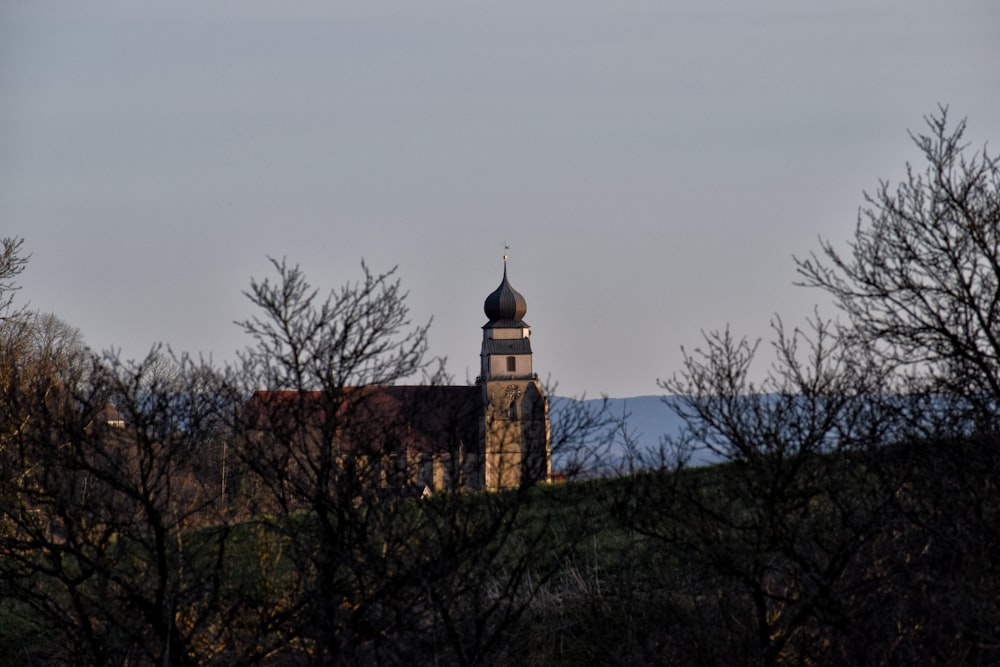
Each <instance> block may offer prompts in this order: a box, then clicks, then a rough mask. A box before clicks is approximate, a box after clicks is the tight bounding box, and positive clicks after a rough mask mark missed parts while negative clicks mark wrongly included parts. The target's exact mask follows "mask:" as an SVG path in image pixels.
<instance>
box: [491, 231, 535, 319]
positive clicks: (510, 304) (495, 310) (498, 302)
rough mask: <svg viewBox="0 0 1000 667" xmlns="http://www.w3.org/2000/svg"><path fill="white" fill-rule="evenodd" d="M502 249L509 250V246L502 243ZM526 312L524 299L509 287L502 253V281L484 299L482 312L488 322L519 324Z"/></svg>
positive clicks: (505, 257) (504, 258) (505, 261)
mask: <svg viewBox="0 0 1000 667" xmlns="http://www.w3.org/2000/svg"><path fill="white" fill-rule="evenodd" d="M503 248H504V251H507V250H510V246H509V245H507V244H506V243H504V246H503ZM527 310H528V305H527V304H526V303H525V301H524V297H523V296H521V294H520V293H519V292H518V291H517V290H516V289H514V288H513V287H511V284H510V282H509V281H508V280H507V254H506V252H504V256H503V279H502V280H501V281H500V286H499V287H497V288H496V289H495V290H494V291H493V293H492V294H490V295H489V296H488V297H486V302H485V303H484V304H483V311H484V312H485V313H486V317H488V318H489V319H490V322H497V321H510V322H520V321H521V319H522V318H523V317H524V314H525V313H526V312H527Z"/></svg>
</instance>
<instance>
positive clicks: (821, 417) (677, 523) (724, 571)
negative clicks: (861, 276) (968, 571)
mask: <svg viewBox="0 0 1000 667" xmlns="http://www.w3.org/2000/svg"><path fill="white" fill-rule="evenodd" d="M774 331H775V338H774V343H773V346H774V350H775V352H776V358H775V361H774V363H773V364H772V365H771V366H770V370H769V371H768V373H767V375H766V377H765V379H764V380H763V381H762V382H760V383H759V384H757V383H754V382H752V381H751V379H750V378H751V367H752V365H753V362H754V360H755V358H756V356H757V352H758V349H757V348H758V346H757V344H754V343H751V342H750V341H748V340H746V339H735V338H734V337H733V336H732V335H731V334H730V333H729V332H728V331H724V332H720V333H711V334H708V335H706V337H705V344H704V346H703V347H700V348H698V349H696V350H695V351H694V352H693V353H686V354H685V361H684V369H683V370H682V371H681V372H679V373H678V374H677V375H675V376H673V377H672V378H670V379H668V380H665V381H662V382H661V386H662V387H663V388H664V390H665V391H667V392H668V393H669V394H672V395H674V396H673V397H672V400H671V405H672V406H674V407H675V409H677V410H678V411H679V413H680V416H681V417H682V419H683V421H684V429H683V431H682V432H681V433H680V434H679V435H677V436H675V437H671V438H668V439H667V441H666V447H665V449H664V450H663V451H662V452H661V454H660V457H659V458H657V459H655V460H652V461H649V462H650V463H652V464H653V466H652V467H653V468H654V470H655V472H650V473H647V474H640V475H637V476H636V477H635V478H634V481H633V483H632V484H631V485H630V486H629V488H628V493H627V494H626V497H625V499H624V500H623V501H622V512H623V516H624V517H625V519H626V521H627V525H629V526H630V527H632V528H633V529H634V530H635V531H637V533H638V534H639V535H641V536H644V538H645V540H646V542H645V545H646V546H645V550H643V551H641V552H639V554H638V555H637V556H636V557H637V558H640V559H645V561H643V562H645V564H646V565H645V566H644V567H646V568H647V569H645V570H644V571H645V572H646V573H647V576H651V575H652V573H653V572H657V571H658V570H657V568H659V567H662V568H664V570H665V571H660V572H661V575H660V576H662V577H663V580H664V581H667V582H669V583H668V584H667V585H665V586H664V585H660V584H658V583H655V582H648V581H647V582H645V583H644V587H645V588H644V591H643V592H642V593H640V596H645V597H644V600H645V604H647V605H651V608H656V609H658V610H659V611H658V612H657V613H659V614H661V615H663V616H664V617H665V621H664V627H665V628H669V630H668V633H669V636H661V637H660V640H661V641H664V642H668V643H670V644H672V645H673V644H676V645H679V646H682V647H684V650H685V651H693V652H694V655H698V656H699V657H698V660H699V661H701V662H702V663H703V664H738V663H740V664H747V665H778V664H792V663H796V662H797V661H799V660H801V659H803V658H804V657H805V656H809V657H810V659H812V660H815V661H816V663H815V664H839V663H845V662H853V663H855V664H861V663H865V662H868V661H872V660H875V661H877V660H878V659H889V657H890V653H888V651H889V649H888V648H887V647H886V645H882V644H878V642H877V641H876V636H877V633H878V632H882V631H884V629H885V628H884V626H883V625H881V624H879V625H878V628H879V629H878V630H877V631H876V634H869V626H871V625H872V623H873V620H874V619H875V616H876V609H874V608H873V607H871V606H866V604H855V605H852V604H850V603H849V602H848V601H849V600H857V599H859V598H863V597H864V596H865V595H871V594H872V593H873V592H874V591H875V590H876V589H877V585H878V582H877V577H876V576H875V573H874V572H871V571H869V570H867V569H866V568H865V567H864V566H863V565H860V563H861V562H862V561H864V560H865V553H866V550H868V549H870V548H871V547H872V545H873V544H874V543H875V542H876V541H877V540H878V538H879V536H880V535H881V530H882V526H883V522H884V520H885V518H886V507H887V505H888V500H889V499H891V498H892V496H893V493H894V491H895V490H896V489H895V488H894V487H893V486H892V484H893V483H894V482H895V483H897V484H898V481H896V480H890V479H883V478H880V477H878V476H875V475H872V474H871V473H870V471H869V466H868V465H867V464H866V462H867V461H868V459H869V457H870V456H872V453H873V452H874V451H876V450H877V447H878V445H879V444H881V443H885V442H887V440H888V439H889V438H891V437H892V436H893V432H894V426H893V424H894V417H893V415H894V414H895V413H896V411H897V410H899V409H900V405H899V404H898V403H897V401H896V400H895V399H894V398H893V397H892V396H891V395H888V394H886V393H885V392H884V387H885V384H884V381H885V378H886V375H885V371H884V369H883V368H882V366H881V364H880V362H879V360H878V359H877V358H875V357H873V356H871V355H869V354H866V353H865V352H864V351H863V350H859V349H856V348H853V347H851V346H849V345H848V344H847V343H846V342H845V341H844V339H843V338H841V337H839V336H838V335H836V328H835V327H834V326H833V325H832V324H831V323H829V322H826V321H823V320H819V319H816V320H813V321H812V322H810V323H809V325H808V326H807V327H805V328H803V329H795V330H794V331H791V332H789V331H787V330H786V329H785V328H784V326H783V325H782V324H781V322H780V321H777V322H776V323H775V325H774ZM694 445H697V446H701V447H708V448H709V449H710V450H711V451H712V452H713V453H714V455H715V457H716V458H717V459H718V460H720V461H722V463H720V464H718V465H715V466H713V467H711V468H706V469H701V470H698V469H688V468H687V461H688V459H689V453H690V451H691V447H692V446H694ZM661 552H662V553H661ZM664 553H665V554H669V556H666V557H664V555H663V554H664ZM664 558H665V559H664ZM656 563H659V565H654V564H656ZM706 628H711V630H709V631H706ZM887 643H888V644H889V645H891V641H890V642H887ZM855 650H856V651H857V652H854V651H855ZM879 651H885V653H879ZM681 654H682V655H683V654H684V653H681ZM688 655H691V654H690V653H689V654H688Z"/></svg>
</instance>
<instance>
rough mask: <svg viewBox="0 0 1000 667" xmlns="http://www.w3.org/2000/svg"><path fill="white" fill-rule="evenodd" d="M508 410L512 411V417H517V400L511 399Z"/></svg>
mask: <svg viewBox="0 0 1000 667" xmlns="http://www.w3.org/2000/svg"><path fill="white" fill-rule="evenodd" d="M508 410H509V411H510V418H511V419H517V401H511V402H510V408H508Z"/></svg>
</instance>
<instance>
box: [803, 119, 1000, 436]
mask: <svg viewBox="0 0 1000 667" xmlns="http://www.w3.org/2000/svg"><path fill="white" fill-rule="evenodd" d="M925 120H926V123H927V128H928V132H927V134H917V135H913V134H911V138H912V139H913V142H914V144H916V146H917V148H918V149H919V150H920V152H921V153H922V154H923V157H924V160H925V165H924V166H923V168H919V167H914V166H911V165H909V164H908V165H907V168H906V178H905V179H904V180H903V181H902V182H901V183H899V184H898V185H895V186H893V185H891V184H890V183H889V182H888V181H882V182H881V183H880V184H879V187H878V189H877V190H876V191H875V192H874V194H868V193H866V194H865V202H866V206H865V207H864V208H863V209H862V210H861V212H860V213H859V216H858V222H857V227H856V229H855V232H854V240H853V241H852V242H851V243H850V244H849V246H848V252H847V253H845V254H841V252H840V251H838V250H837V249H836V248H835V247H834V245H833V244H832V243H830V242H828V241H822V242H821V247H820V251H819V252H818V253H813V254H811V255H810V256H809V257H807V258H805V259H800V260H796V261H797V266H798V272H799V275H800V276H801V277H802V282H803V284H804V285H807V286H812V287H819V288H821V289H823V290H825V291H827V292H829V293H830V294H831V295H832V296H833V297H834V299H835V300H836V304H837V306H838V307H839V308H840V309H841V310H842V311H843V312H844V313H845V314H846V315H847V316H848V318H849V321H850V326H851V332H850V333H851V335H853V336H856V337H857V338H858V339H859V340H860V341H862V342H863V343H865V344H867V345H869V346H874V347H875V348H876V349H878V350H879V352H880V354H882V355H883V356H884V358H885V359H887V360H889V361H891V362H893V363H894V364H895V365H896V366H897V367H898V368H899V369H900V370H903V371H909V372H912V373H916V374H918V375H920V376H922V377H924V378H925V379H926V380H927V383H928V384H929V385H930V386H931V387H932V389H933V390H934V391H937V392H940V393H944V394H948V395H952V396H960V397H962V398H963V399H964V400H965V401H967V402H968V404H969V407H970V408H971V410H972V412H973V415H972V417H973V418H974V420H975V421H976V422H977V423H978V426H979V427H980V428H988V429H991V430H992V429H993V428H995V427H994V425H993V419H994V415H995V412H996V409H997V407H998V401H1000V161H998V159H997V158H996V157H993V156H991V155H989V154H988V153H987V150H986V148H985V147H984V148H983V149H982V150H980V151H974V152H970V151H969V148H968V144H966V143H963V136H964V134H965V128H966V123H965V121H964V120H962V121H960V122H959V123H957V124H955V125H954V126H951V124H950V123H949V121H948V111H947V109H946V108H941V109H940V110H939V113H938V114H936V115H932V116H929V117H926V119H925Z"/></svg>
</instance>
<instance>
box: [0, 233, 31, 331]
mask: <svg viewBox="0 0 1000 667" xmlns="http://www.w3.org/2000/svg"><path fill="white" fill-rule="evenodd" d="M27 265H28V256H27V255H25V254H24V239H20V238H14V237H10V236H7V237H4V238H3V239H0V321H2V320H6V319H8V318H10V317H13V316H14V315H17V314H18V311H17V310H12V308H13V304H14V293H15V292H16V291H17V290H18V289H19V287H18V285H17V282H16V280H15V279H16V278H17V276H18V275H20V273H21V272H22V271H24V269H25V267H26V266H27Z"/></svg>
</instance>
